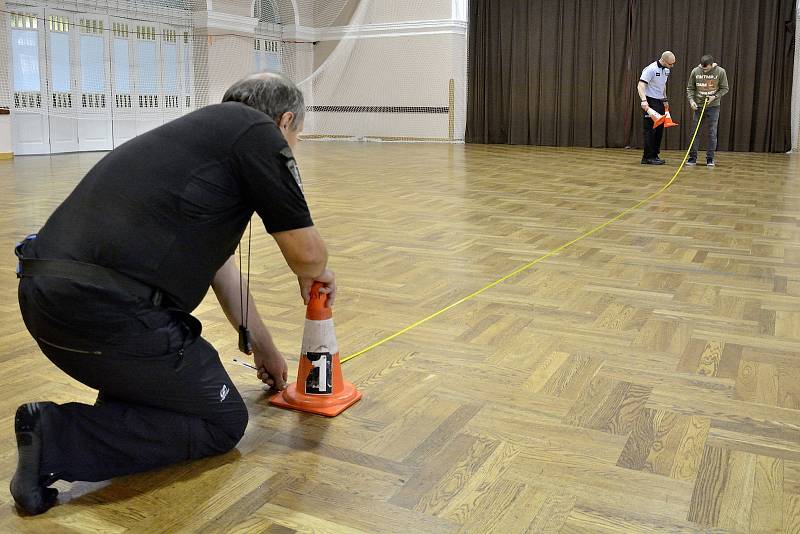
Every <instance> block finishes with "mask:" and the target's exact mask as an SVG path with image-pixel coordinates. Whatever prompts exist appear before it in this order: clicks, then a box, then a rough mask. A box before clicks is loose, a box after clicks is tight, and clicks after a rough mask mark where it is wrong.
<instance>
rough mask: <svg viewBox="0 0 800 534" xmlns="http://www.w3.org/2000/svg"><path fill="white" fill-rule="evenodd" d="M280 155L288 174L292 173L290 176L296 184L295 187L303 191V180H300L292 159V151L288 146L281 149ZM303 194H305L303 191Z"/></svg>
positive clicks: (298, 171)
mask: <svg viewBox="0 0 800 534" xmlns="http://www.w3.org/2000/svg"><path fill="white" fill-rule="evenodd" d="M280 154H281V156H283V157H284V159H285V161H284V164H285V165H286V168H287V169H289V172H290V173H292V176H293V177H294V181H295V182H297V187H299V188H300V191H303V180H302V179H301V178H300V169H298V168H297V162H296V161H295V159H294V154H293V153H292V149H291V148H289V147H288V146H287V147H284V148H283V149H281V152H280ZM303 192H304V193H305V191H303Z"/></svg>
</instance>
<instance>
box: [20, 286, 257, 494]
mask: <svg viewBox="0 0 800 534" xmlns="http://www.w3.org/2000/svg"><path fill="white" fill-rule="evenodd" d="M19 302H20V309H21V311H22V316H23V320H24V321H25V325H26V326H27V328H28V330H29V331H30V333H31V334H32V335H33V337H34V338H35V339H36V341H37V343H38V344H39V347H40V348H41V349H42V352H44V354H45V355H46V356H47V357H48V358H49V359H50V360H51V361H52V362H53V363H54V364H55V365H57V366H58V367H59V368H60V369H62V370H63V371H64V372H65V373H67V374H68V375H70V376H71V377H73V378H75V379H76V380H78V381H80V382H82V383H84V384H86V385H87V386H89V387H91V388H94V389H97V390H98V391H99V394H98V398H97V402H96V403H95V404H94V405H89V404H81V403H75V402H71V403H66V404H61V405H53V406H49V407H47V408H46V409H44V410H43V411H42V436H43V450H42V465H41V474H42V475H44V476H50V475H51V474H52V475H53V476H52V478H53V479H55V480H58V479H61V480H67V481H75V480H86V481H98V480H106V479H109V478H112V477H117V476H120V475H126V474H130V473H137V472H140V471H145V470H148V469H152V468H155V467H159V466H164V465H168V464H171V463H175V462H179V461H182V460H188V459H194V458H201V457H204V456H210V455H213V454H219V453H223V452H225V451H228V450H230V449H232V448H233V447H234V446H235V445H236V443H238V441H239V440H240V439H241V437H242V435H243V434H244V431H245V427H246V426H247V408H246V407H245V405H244V402H243V401H242V398H241V396H240V395H239V392H238V391H237V390H236V388H235V387H234V385H233V382H232V381H231V379H230V377H229V376H228V374H227V372H226V371H225V369H224V368H223V366H222V363H221V362H220V360H219V356H218V354H217V351H216V350H215V349H214V348H213V347H212V346H211V345H210V344H209V343H208V342H207V341H206V340H204V339H203V338H202V337H200V323H199V322H198V321H197V320H196V319H195V318H194V317H192V316H191V315H189V314H188V313H184V312H180V311H177V310H170V309H166V308H163V307H159V306H155V305H153V304H152V303H150V302H147V301H144V300H142V299H139V298H137V297H133V296H130V295H128V294H127V293H125V292H123V291H114V290H109V289H101V288H97V287H93V286H90V285H86V284H80V283H77V282H71V281H68V280H63V279H57V278H50V277H39V278H23V279H21V280H20V286H19ZM37 400H41V399H37Z"/></svg>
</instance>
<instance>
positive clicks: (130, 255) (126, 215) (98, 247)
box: [26, 102, 313, 311]
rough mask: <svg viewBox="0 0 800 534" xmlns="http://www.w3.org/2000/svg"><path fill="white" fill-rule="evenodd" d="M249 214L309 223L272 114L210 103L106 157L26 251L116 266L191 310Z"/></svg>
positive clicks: (285, 223)
mask: <svg viewBox="0 0 800 534" xmlns="http://www.w3.org/2000/svg"><path fill="white" fill-rule="evenodd" d="M254 211H255V212H256V213H258V215H259V216H260V217H261V219H262V220H263V222H264V226H265V227H266V229H267V232H269V233H274V232H281V231H285V230H293V229H297V228H305V227H308V226H311V225H313V222H312V220H311V215H310V214H309V211H308V206H307V205H306V201H305V197H304V196H303V191H302V186H301V183H300V176H299V174H298V173H297V172H296V170H295V168H294V159H293V157H292V153H291V150H290V149H289V147H288V145H287V144H286V141H285V139H284V138H283V136H282V135H281V133H280V130H279V129H278V127H277V126H276V125H275V123H274V121H273V120H272V119H271V118H269V117H268V116H267V115H266V114H264V113H262V112H260V111H257V110H255V109H253V108H250V107H247V106H245V105H243V104H239V103H233V102H228V103H225V104H217V105H212V106H208V107H205V108H203V109H200V110H198V111H195V112H193V113H190V114H188V115H185V116H184V117H181V118H179V119H176V120H174V121H172V122H170V123H168V124H165V125H163V126H161V127H159V128H156V129H154V130H151V131H149V132H147V133H145V134H142V135H140V136H138V137H136V138H134V139H132V140H131V141H128V142H127V143H125V144H123V145H122V146H120V147H119V148H117V149H115V150H113V151H112V152H110V153H109V154H107V155H106V156H105V157H104V158H103V159H102V160H100V161H99V162H98V163H97V164H96V165H95V166H94V167H93V168H92V169H91V170H90V171H89V172H88V173H87V174H86V176H85V177H84V178H83V180H81V182H80V183H79V184H78V186H77V187H76V188H75V190H74V191H73V192H72V193H71V194H70V195H69V197H67V199H66V200H65V201H64V202H63V203H62V204H61V205H60V206H59V207H58V208H57V209H56V211H55V212H54V213H53V214H52V215H51V216H50V219H49V220H48V221H47V223H46V224H45V225H44V227H43V228H42V229H41V230H40V232H39V237H38V238H37V239H36V241H35V242H34V245H33V247H32V248H33V251H32V252H33V254H32V256H35V257H39V258H58V259H71V260H77V261H83V262H88V263H94V264H97V265H102V266H105V267H109V268H112V269H116V270H117V271H119V272H121V273H123V274H126V275H128V276H130V277H132V278H135V279H136V280H139V281H142V282H144V283H146V284H149V285H151V286H153V287H157V288H159V289H161V290H162V291H164V292H165V293H166V294H167V296H168V297H169V298H170V299H171V301H172V304H174V305H176V306H177V307H179V308H181V309H183V310H186V311H191V310H192V309H194V308H195V307H196V306H197V305H198V304H199V303H200V301H201V300H202V299H203V296H204V295H205V294H206V292H207V291H208V288H209V286H210V284H211V281H212V279H213V277H214V274H215V273H216V271H217V270H218V269H219V268H220V267H221V266H222V265H223V263H225V261H226V260H227V259H228V258H229V257H230V256H231V254H233V253H234V252H235V250H236V245H237V244H238V242H239V240H240V239H241V236H242V233H243V232H244V229H245V228H246V227H247V222H248V221H249V219H250V217H251V216H252V214H253V212H254ZM26 252H27V249H26Z"/></svg>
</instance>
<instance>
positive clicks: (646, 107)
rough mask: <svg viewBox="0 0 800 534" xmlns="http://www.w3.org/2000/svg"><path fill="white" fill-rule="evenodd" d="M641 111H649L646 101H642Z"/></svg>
mask: <svg viewBox="0 0 800 534" xmlns="http://www.w3.org/2000/svg"><path fill="white" fill-rule="evenodd" d="M642 109H643V110H644V111H645V112H647V110H648V109H650V106H649V105H648V104H647V100H642Z"/></svg>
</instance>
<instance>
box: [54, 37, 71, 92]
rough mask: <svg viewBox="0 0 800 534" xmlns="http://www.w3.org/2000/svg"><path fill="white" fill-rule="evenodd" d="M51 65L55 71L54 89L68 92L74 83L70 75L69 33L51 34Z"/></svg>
mask: <svg viewBox="0 0 800 534" xmlns="http://www.w3.org/2000/svg"><path fill="white" fill-rule="evenodd" d="M50 67H51V69H52V71H53V91H56V92H59V93H67V92H69V91H70V89H71V87H72V84H71V83H70V75H69V34H68V33H51V34H50Z"/></svg>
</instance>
